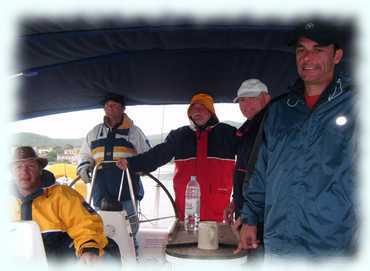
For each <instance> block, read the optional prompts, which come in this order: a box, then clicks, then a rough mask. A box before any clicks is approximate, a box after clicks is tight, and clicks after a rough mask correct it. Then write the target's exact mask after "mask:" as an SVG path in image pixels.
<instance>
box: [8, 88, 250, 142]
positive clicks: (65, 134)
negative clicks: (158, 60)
mask: <svg viewBox="0 0 370 271" xmlns="http://www.w3.org/2000/svg"><path fill="white" fill-rule="evenodd" d="M235 93H236V91H235ZM187 108H188V106H187V105H166V106H158V105H152V106H149V105H142V106H127V108H126V113H127V114H128V116H129V117H130V118H131V119H132V120H133V121H134V123H135V125H137V126H138V127H140V129H142V130H143V132H144V134H146V135H153V134H161V133H162V132H169V131H170V130H172V129H176V128H178V127H180V126H184V125H188V124H189V120H188V118H187V113H186V112H187ZM215 110H216V114H217V116H218V118H219V119H220V121H226V120H231V121H235V122H240V123H241V122H243V121H244V117H243V115H242V114H241V113H240V110H239V106H238V104H232V103H230V104H221V103H220V104H215ZM103 116H104V111H103V109H93V110H84V111H76V112H70V113H63V114H55V115H49V116H44V117H38V118H32V119H27V120H22V121H16V122H12V123H11V125H10V126H11V130H12V131H13V132H14V133H19V132H29V133H36V134H40V135H45V136H48V137H52V138H82V137H84V136H86V134H87V133H88V131H89V130H91V129H92V128H93V127H94V126H95V125H97V124H98V123H101V122H102V120H103Z"/></svg>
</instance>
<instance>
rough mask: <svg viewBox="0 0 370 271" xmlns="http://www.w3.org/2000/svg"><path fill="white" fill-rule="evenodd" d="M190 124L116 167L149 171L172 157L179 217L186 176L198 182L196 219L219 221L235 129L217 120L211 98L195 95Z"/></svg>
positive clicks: (227, 198) (225, 200)
mask: <svg viewBox="0 0 370 271" xmlns="http://www.w3.org/2000/svg"><path fill="white" fill-rule="evenodd" d="M188 117H189V120H190V125H188V126H183V127H180V128H178V129H176V130H172V131H171V132H170V133H169V134H168V136H167V137H166V139H165V141H164V142H163V143H161V144H159V145H157V146H155V147H154V148H152V149H150V150H149V151H147V152H145V153H142V154H139V155H137V156H134V157H130V158H127V159H121V160H119V161H118V162H117V166H118V167H120V168H121V169H126V168H127V167H128V168H129V169H130V170H131V172H151V171H153V170H155V169H156V168H158V167H160V166H162V165H164V164H166V163H168V162H169V161H171V159H172V158H174V159H175V175H174V178H173V185H174V191H175V203H176V207H177V213H178V216H179V219H180V220H183V219H184V205H185V189H186V185H187V183H188V181H189V180H190V176H196V177H197V181H198V182H199V185H200V192H201V202H200V219H201V220H213V221H219V222H221V221H222V220H223V210H224V209H225V208H226V207H227V206H228V203H229V201H230V194H231V190H232V185H233V172H234V166H235V154H236V149H237V141H236V137H235V132H236V128H234V127H232V126H230V125H228V124H225V123H220V122H219V120H218V118H217V116H216V113H215V109H214V106H213V98H212V97H211V96H210V95H208V94H206V93H198V94H195V95H194V96H193V97H192V99H191V103H190V106H189V108H188Z"/></svg>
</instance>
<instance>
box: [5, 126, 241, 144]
mask: <svg viewBox="0 0 370 271" xmlns="http://www.w3.org/2000/svg"><path fill="white" fill-rule="evenodd" d="M225 123H227V124H229V125H232V126H234V127H237V128H238V127H239V126H240V125H241V123H239V122H234V121H225ZM167 134H168V133H163V135H161V134H154V135H147V138H148V139H149V141H150V144H151V145H152V146H155V145H157V144H159V143H161V142H162V141H163V140H164V139H165V138H166V136H167ZM82 140H83V138H51V137H48V136H44V135H40V134H35V133H16V134H14V136H13V141H12V145H13V146H21V145H23V146H24V145H26V146H32V147H35V146H39V147H57V146H59V147H63V146H66V145H72V146H73V147H81V143H82Z"/></svg>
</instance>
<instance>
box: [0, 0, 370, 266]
mask: <svg viewBox="0 0 370 271" xmlns="http://www.w3.org/2000/svg"><path fill="white" fill-rule="evenodd" d="M3 2H4V3H2V16H1V18H2V22H1V24H0V33H1V36H0V39H1V42H0V47H1V50H0V53H2V55H1V62H0V78H1V91H0V101H1V106H0V124H1V125H2V137H1V142H0V143H1V144H0V152H1V153H2V156H1V163H0V174H1V178H2V180H5V181H6V180H9V179H10V173H9V161H10V152H9V142H10V141H11V136H12V132H13V131H14V124H12V123H10V121H9V120H10V118H11V115H12V110H13V108H14V99H13V96H14V93H15V89H16V80H11V79H10V76H11V72H10V67H11V63H12V61H14V57H15V56H14V48H15V43H16V39H17V37H16V34H17V28H16V23H17V20H19V18H22V17H23V16H32V15H46V16H49V17H52V16H55V15H65V16H66V17H68V16H78V15H86V14H87V15H89V16H101V15H109V14H110V15H112V14H113V15H119V14H123V15H126V16H127V15H140V16H149V17H153V16H162V15H163V14H164V15H166V14H171V15H176V14H178V15H192V16H194V18H196V19H199V20H201V19H206V18H216V17H218V16H228V17H240V16H264V17H265V18H266V17H271V18H272V17H274V18H276V17H277V18H282V19H284V18H292V17H294V18H296V17H303V16H308V15H319V14H323V15H325V14H328V15H332V16H333V15H335V16H344V17H352V18H355V19H356V20H357V22H358V26H359V28H358V30H359V31H358V33H359V34H358V37H357V50H356V51H357V63H356V66H355V67H354V69H355V80H356V86H357V92H358V95H359V99H358V104H357V105H358V108H359V124H360V125H361V126H360V129H359V136H360V139H361V140H360V148H359V152H360V155H359V157H360V160H359V162H358V174H359V178H358V181H359V186H360V187H361V189H360V193H359V199H360V203H361V206H363V207H364V208H363V209H362V213H361V218H362V219H361V222H362V226H363V227H362V229H363V231H362V232H361V238H360V239H361V241H362V242H361V248H360V252H359V257H358V259H357V260H356V261H354V262H350V263H337V264H332V263H324V264H320V265H318V264H317V263H315V262H313V263H311V264H310V265H308V264H305V265H298V266H296V263H286V262H285V263H284V266H279V265H274V266H268V270H315V271H316V270H351V271H356V270H367V269H368V263H369V256H370V225H369V224H370V218H369V213H370V211H369V206H370V204H369V198H370V182H369V181H368V180H369V177H368V176H370V167H369V163H370V161H369V160H370V140H369V138H370V121H369V117H368V116H370V106H369V104H370V84H369V83H368V81H369V79H368V78H369V76H370V56H369V52H370V48H369V47H370V16H369V14H368V13H369V11H368V10H369V4H368V1H365V0H351V1H348V0H335V1H330V0H327V1H297V0H294V1H293V0H280V1H273V0H258V1H257V0H249V1H241V0H240V1H238V0H227V1H218V0H212V1H211V0H203V1H199V0H187V1H165V0H156V1H152V0H146V1H139V0H136V1H132V0H126V1H113V0H104V1H94V0H88V1H83V0H80V1H65V0H64V1H60V0H53V1H50V0H49V1H47V0H45V1H42V0H33V1H22V0H12V1H3ZM233 106H234V107H233V109H232V110H225V111H224V110H222V112H223V113H222V114H227V113H224V112H229V111H230V112H231V111H232V112H235V111H236V112H238V110H237V108H235V105H233ZM216 110H217V109H216ZM139 111H142V110H141V109H140V110H139ZM150 112H152V111H150ZM128 113H129V114H131V113H130V112H128ZM81 114H82V115H81V116H79V117H76V116H74V117H72V120H73V119H76V120H77V119H78V121H77V122H74V123H73V124H72V121H71V119H70V121H69V122H68V121H67V126H68V125H69V127H67V128H62V130H58V129H59V128H58V127H54V126H52V125H53V124H55V123H57V122H58V123H59V122H61V121H60V120H59V119H56V118H54V119H52V121H48V122H47V124H43V125H45V128H46V130H47V133H50V134H49V135H50V136H51V137H60V136H59V135H63V134H64V133H65V132H68V134H73V133H75V132H74V131H77V130H78V131H81V134H85V133H86V132H87V129H89V128H90V127H91V126H93V125H94V124H96V123H99V122H100V121H101V114H100V113H98V114H96V117H95V113H94V114H93V113H91V112H89V113H86V112H84V113H81ZM84 114H86V115H84ZM92 115H94V117H93V116H92ZM132 115H133V116H132V117H133V119H134V121H135V122H136V123H137V124H138V125H139V126H142V127H143V129H144V127H145V126H146V124H145V123H144V122H145V121H146V120H147V117H148V114H146V115H145V116H141V115H136V114H134V113H132ZM159 115H160V114H159ZM180 115H181V116H184V112H183V113H181V112H180ZM151 116H152V115H151ZM219 116H220V117H221V115H220V114H219ZM62 119H67V117H66V116H63V118H62ZM236 119H238V117H232V120H236ZM37 121H38V120H36V119H35V120H34V123H32V124H26V123H25V122H24V123H23V124H22V125H21V126H24V127H26V126H28V125H30V126H36V127H37V126H39V125H40V124H39V123H38V122H37ZM90 121H91V122H90ZM167 121H168V123H170V122H172V121H170V120H167ZM85 122H86V126H87V127H85ZM180 122H181V121H180V117H179V118H178V119H177V120H176V123H177V125H176V127H177V126H180ZM58 126H62V125H60V124H59V125H58ZM156 126H158V125H156ZM157 128H158V127H156V128H153V127H152V128H148V129H149V131H154V129H157ZM145 129H146V128H145ZM72 130H73V132H71V131H72ZM54 131H56V133H54ZM76 133H77V132H76ZM146 133H147V132H146ZM73 137H75V136H73ZM78 137H80V136H78ZM8 193H9V192H8V191H7V189H6V187H2V189H1V190H0V200H1V202H0V204H1V206H2V207H3V212H1V216H0V219H1V221H0V222H1V223H0V228H1V231H0V240H2V243H3V245H2V246H0V255H1V258H2V266H3V268H5V269H6V270H19V269H20V267H19V266H18V263H14V262H12V260H11V259H12V258H11V257H8V256H11V255H9V252H8V251H7V250H8V246H7V245H6V244H9V243H11V242H12V240H9V238H8V226H7V225H8V224H7V223H8V219H9V217H8V216H6V211H4V210H6V209H7V208H9V206H8V204H7V201H5V199H7V198H8ZM338 208H340V206H338ZM245 268H246V269H248V270H253V267H252V268H250V266H248V267H245ZM33 269H34V270H39V269H36V268H35V267H29V266H27V270H33ZM214 270H217V268H215V269H214ZM266 270H267V269H266Z"/></svg>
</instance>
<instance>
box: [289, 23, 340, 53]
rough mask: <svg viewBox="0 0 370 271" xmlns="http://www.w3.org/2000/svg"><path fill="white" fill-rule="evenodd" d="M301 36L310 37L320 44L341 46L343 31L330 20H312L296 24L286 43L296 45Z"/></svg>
mask: <svg viewBox="0 0 370 271" xmlns="http://www.w3.org/2000/svg"><path fill="white" fill-rule="evenodd" d="M301 37H306V38H308V39H311V40H313V41H315V42H317V43H318V44H319V45H322V46H328V45H330V44H335V45H336V46H337V47H339V48H341V47H342V45H343V44H342V43H343V32H342V29H341V27H340V25H339V24H338V25H335V24H333V23H331V22H324V21H319V20H313V21H309V22H305V23H301V24H299V25H297V26H296V28H295V29H294V31H293V34H292V38H291V40H290V41H289V43H288V45H289V46H296V45H297V42H298V40H299V38H301Z"/></svg>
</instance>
